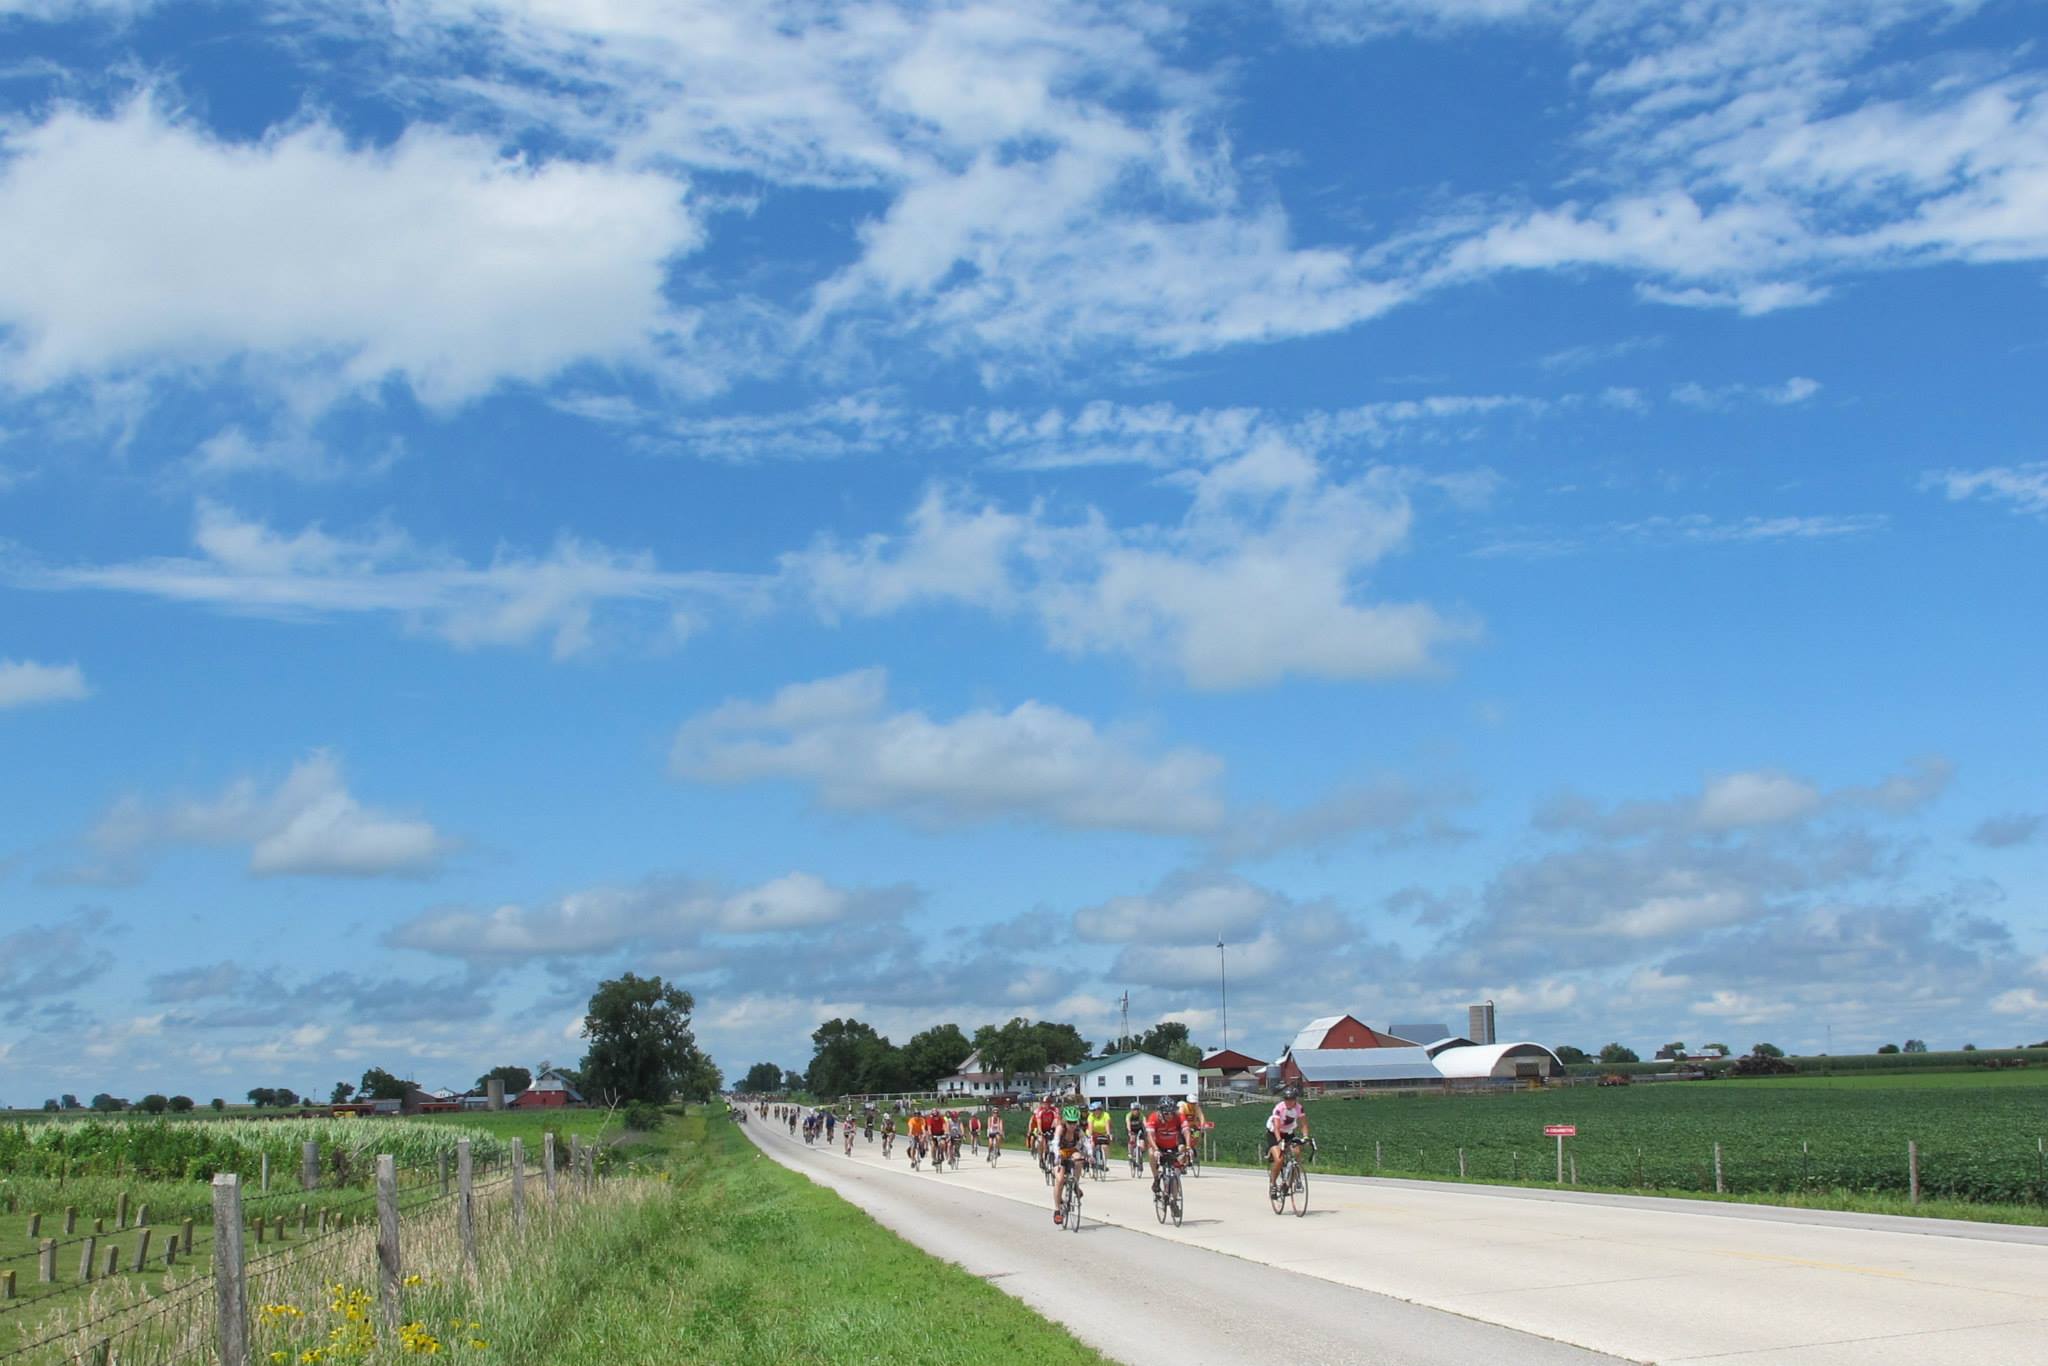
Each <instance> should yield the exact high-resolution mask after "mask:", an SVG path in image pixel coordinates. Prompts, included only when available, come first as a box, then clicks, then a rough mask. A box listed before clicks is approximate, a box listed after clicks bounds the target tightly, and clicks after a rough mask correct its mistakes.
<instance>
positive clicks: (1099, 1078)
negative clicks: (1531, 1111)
mask: <svg viewBox="0 0 2048 1366" xmlns="http://www.w3.org/2000/svg"><path fill="white" fill-rule="evenodd" d="M1107 1085H1109V1078H1108V1077H1105V1076H1103V1075H1102V1073H1100V1072H1097V1073H1096V1074H1095V1087H1096V1089H1097V1090H1100V1089H1102V1088H1103V1087H1105V1086H1107Z"/></svg>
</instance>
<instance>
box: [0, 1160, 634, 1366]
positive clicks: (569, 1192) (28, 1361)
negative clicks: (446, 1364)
mask: <svg viewBox="0 0 2048 1366" xmlns="http://www.w3.org/2000/svg"><path fill="white" fill-rule="evenodd" d="M307 1148H308V1149H309V1151H308V1152H306V1153H305V1154H303V1155H302V1167H301V1183H300V1187H299V1188H298V1189H278V1190H265V1189H262V1188H261V1186H262V1184H267V1182H268V1176H269V1171H268V1164H267V1162H266V1164H265V1168H264V1171H263V1173H262V1176H261V1177H260V1178H259V1186H258V1189H256V1190H254V1191H250V1190H245V1188H244V1183H243V1179H242V1178H241V1177H240V1176H239V1175H237V1174H235V1173H221V1174H219V1175H216V1176H215V1177H214V1178H213V1181H212V1186H211V1195H212V1217H211V1218H210V1219H208V1220H200V1219H196V1218H182V1219H180V1220H178V1221H177V1222H176V1223H170V1224H162V1225H159V1224H155V1223H152V1222H151V1220H150V1214H149V1209H148V1207H147V1206H146V1205H142V1206H137V1207H135V1208H134V1209H133V1211H132V1212H131V1211H130V1210H129V1209H128V1208H127V1204H126V1199H125V1197H123V1200H122V1204H121V1206H120V1208H118V1210H117V1213H116V1226H115V1228H113V1229H111V1230H109V1229H107V1228H106V1227H105V1218H104V1217H101V1218H98V1219H94V1220H93V1221H92V1223H93V1227H92V1228H90V1229H86V1228H84V1226H83V1221H82V1220H81V1219H80V1217H79V1215H78V1212H77V1210H76V1209H75V1208H67V1209H66V1210H65V1211H64V1214H63V1216H62V1235H61V1236H50V1237H44V1236H42V1225H43V1223H44V1222H45V1220H44V1216H43V1215H42V1214H38V1213H30V1214H27V1215H25V1216H22V1215H16V1216H14V1217H24V1218H25V1219H26V1228H27V1232H28V1236H29V1239H30V1242H31V1244H32V1246H30V1247H29V1248H28V1249H27V1250H26V1251H22V1252H15V1253H8V1254H5V1255H0V1364H4V1366H44V1364H45V1363H49V1364H50V1366H54V1364H55V1363H59V1362H62V1363H67V1366H254V1364H255V1363H258V1362H267V1361H273V1360H290V1361H294V1362H296V1361H300V1360H316V1361H317V1360H324V1359H328V1358H331V1357H337V1356H360V1355H364V1354H366V1353H367V1352H369V1351H370V1350H372V1349H374V1348H377V1347H382V1346H387V1345H388V1346H391V1347H393V1348H394V1349H403V1350H407V1351H423V1350H424V1351H438V1350H439V1344H438V1343H431V1339H432V1335H433V1330H432V1329H430V1328H428V1327H427V1326H425V1324H423V1323H422V1321H421V1317H420V1315H418V1314H417V1313H413V1312H411V1310H412V1309H413V1308H414V1307H415V1306H414V1304H413V1302H414V1301H415V1300H418V1299H420V1298H421V1297H423V1296H425V1297H428V1298H431V1297H432V1292H436V1291H440V1290H444V1289H446V1288H448V1287H449V1286H450V1285H451V1284H459V1285H462V1286H469V1287H474V1286H475V1285H476V1284H477V1283H478V1281H479V1279H480V1277H481V1276H482V1274H483V1269H484V1262H485V1258H484V1256H483V1254H484V1252H485V1251H486V1250H488V1249H490V1248H492V1247H493V1245H498V1246H499V1247H500V1249H501V1250H502V1248H503V1247H505V1246H506V1245H512V1244H516V1243H517V1242H518V1241H519V1240H521V1239H524V1238H525V1237H526V1236H527V1235H528V1234H529V1233H530V1232H532V1231H533V1230H534V1228H535V1225H536V1224H540V1223H550V1224H551V1223H552V1222H553V1221H554V1220H555V1219H556V1218H558V1217H560V1216H561V1215H563V1214H565V1213H567V1211H568V1209H569V1207H571V1206H572V1205H574V1204H575V1203H577V1202H578V1201H580V1200H582V1199H585V1198H588V1197H589V1196H591V1195H592V1194H594V1193H595V1192H596V1191H597V1189H598V1185H599V1173H598V1167H599V1164H598V1159H597V1147H596V1145H595V1144H592V1143H589V1142H586V1141H585V1140H584V1138H583V1137H582V1136H581V1135H571V1136H570V1137H569V1143H568V1146H567V1151H566V1152H564V1151H562V1147H561V1145H559V1144H558V1143H557V1142H556V1135H555V1134H554V1133H553V1132H549V1133H546V1134H545V1135H543V1139H542V1147H541V1152H540V1153H539V1154H537V1155H534V1157H537V1160H533V1159H532V1158H530V1157H529V1154H527V1152H526V1151H525V1143H524V1140H523V1139H519V1138H514V1139H512V1140H510V1142H509V1143H508V1145H507V1147H506V1151H504V1152H503V1153H501V1154H496V1155H494V1156H491V1157H487V1158H478V1157H476V1156H475V1155H473V1154H472V1151H471V1147H470V1142H469V1140H468V1139H466V1138H465V1139H460V1140H458V1142H457V1143H456V1146H455V1151H454V1153H453V1154H452V1159H453V1160H452V1163H451V1161H450V1160H449V1159H450V1157H451V1155H450V1154H446V1153H444V1154H442V1155H441V1156H440V1158H439V1159H438V1160H437V1161H436V1162H435V1163H434V1165H432V1166H428V1167H407V1168H400V1167H399V1166H398V1164H397V1162H396V1160H395V1159H394V1158H393V1157H391V1156H389V1155H378V1156H377V1157H376V1159H375V1162H374V1166H373V1169H372V1170H371V1171H369V1172H355V1171H351V1170H350V1167H349V1164H348V1162H347V1161H346V1160H343V1161H341V1162H338V1163H333V1164H331V1165H330V1167H329V1170H328V1172H327V1173H326V1174H325V1175H323V1173H322V1168H321V1164H320V1162H319V1154H318V1153H317V1151H312V1150H313V1149H314V1148H315V1145H311V1144H309V1145H307ZM336 1156H339V1154H336ZM451 1167H452V1170H451ZM492 1260H493V1263H494V1264H495V1263H497V1262H499V1261H502V1260H503V1259H502V1258H493V1259H492ZM444 1298H445V1297H444ZM429 1343H431V1345H427V1344H429ZM309 1351H311V1352H313V1353H314V1355H312V1356H305V1355H303V1354H304V1353H306V1352H309ZM278 1352H283V1353H284V1354H285V1355H284V1356H283V1357H279V1356H277V1355H276V1353H278Z"/></svg>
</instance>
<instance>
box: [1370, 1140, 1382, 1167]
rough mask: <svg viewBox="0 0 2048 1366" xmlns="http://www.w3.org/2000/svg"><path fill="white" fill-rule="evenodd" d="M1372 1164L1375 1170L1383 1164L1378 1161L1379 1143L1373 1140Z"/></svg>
mask: <svg viewBox="0 0 2048 1366" xmlns="http://www.w3.org/2000/svg"><path fill="white" fill-rule="evenodd" d="M1372 1165H1373V1169H1374V1170H1375V1171H1377V1170H1378V1169H1379V1168H1380V1167H1382V1166H1384V1165H1385V1164H1384V1163H1383V1162H1381V1161H1380V1145H1379V1143H1378V1142H1377V1141H1375V1142H1374V1143H1373V1145H1372Z"/></svg>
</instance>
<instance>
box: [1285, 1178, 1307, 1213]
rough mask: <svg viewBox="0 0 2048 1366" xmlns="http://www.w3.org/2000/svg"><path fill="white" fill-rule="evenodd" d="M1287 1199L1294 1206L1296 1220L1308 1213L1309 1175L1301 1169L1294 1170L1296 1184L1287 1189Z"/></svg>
mask: <svg viewBox="0 0 2048 1366" xmlns="http://www.w3.org/2000/svg"><path fill="white" fill-rule="evenodd" d="M1287 1199H1288V1202H1289V1203H1290V1204H1292V1205H1293V1206H1294V1217H1295V1218H1297V1219H1299V1218H1301V1217H1302V1216H1303V1215H1305V1214H1307V1213H1308V1173H1307V1172H1305V1171H1303V1170H1302V1169H1301V1168H1299V1167H1296V1168H1295V1169H1294V1184H1293V1185H1292V1186H1290V1187H1288V1189H1287Z"/></svg>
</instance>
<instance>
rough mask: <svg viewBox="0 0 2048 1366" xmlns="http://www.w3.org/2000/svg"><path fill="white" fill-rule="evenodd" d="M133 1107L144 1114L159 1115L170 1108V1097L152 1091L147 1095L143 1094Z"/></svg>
mask: <svg viewBox="0 0 2048 1366" xmlns="http://www.w3.org/2000/svg"><path fill="white" fill-rule="evenodd" d="M135 1108H136V1109H138V1110H140V1111H142V1112H143V1113H144V1114H149V1115H160V1114H162V1113H163V1112H164V1111H166V1110H168V1109H170V1108H171V1098H170V1097H169V1096H165V1095H159V1094H157V1093H156V1092H154V1091H152V1092H150V1093H149V1094H148V1095H146V1096H144V1097H143V1098H142V1099H141V1100H140V1101H139V1102H138V1103H137V1104H136V1107H135Z"/></svg>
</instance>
